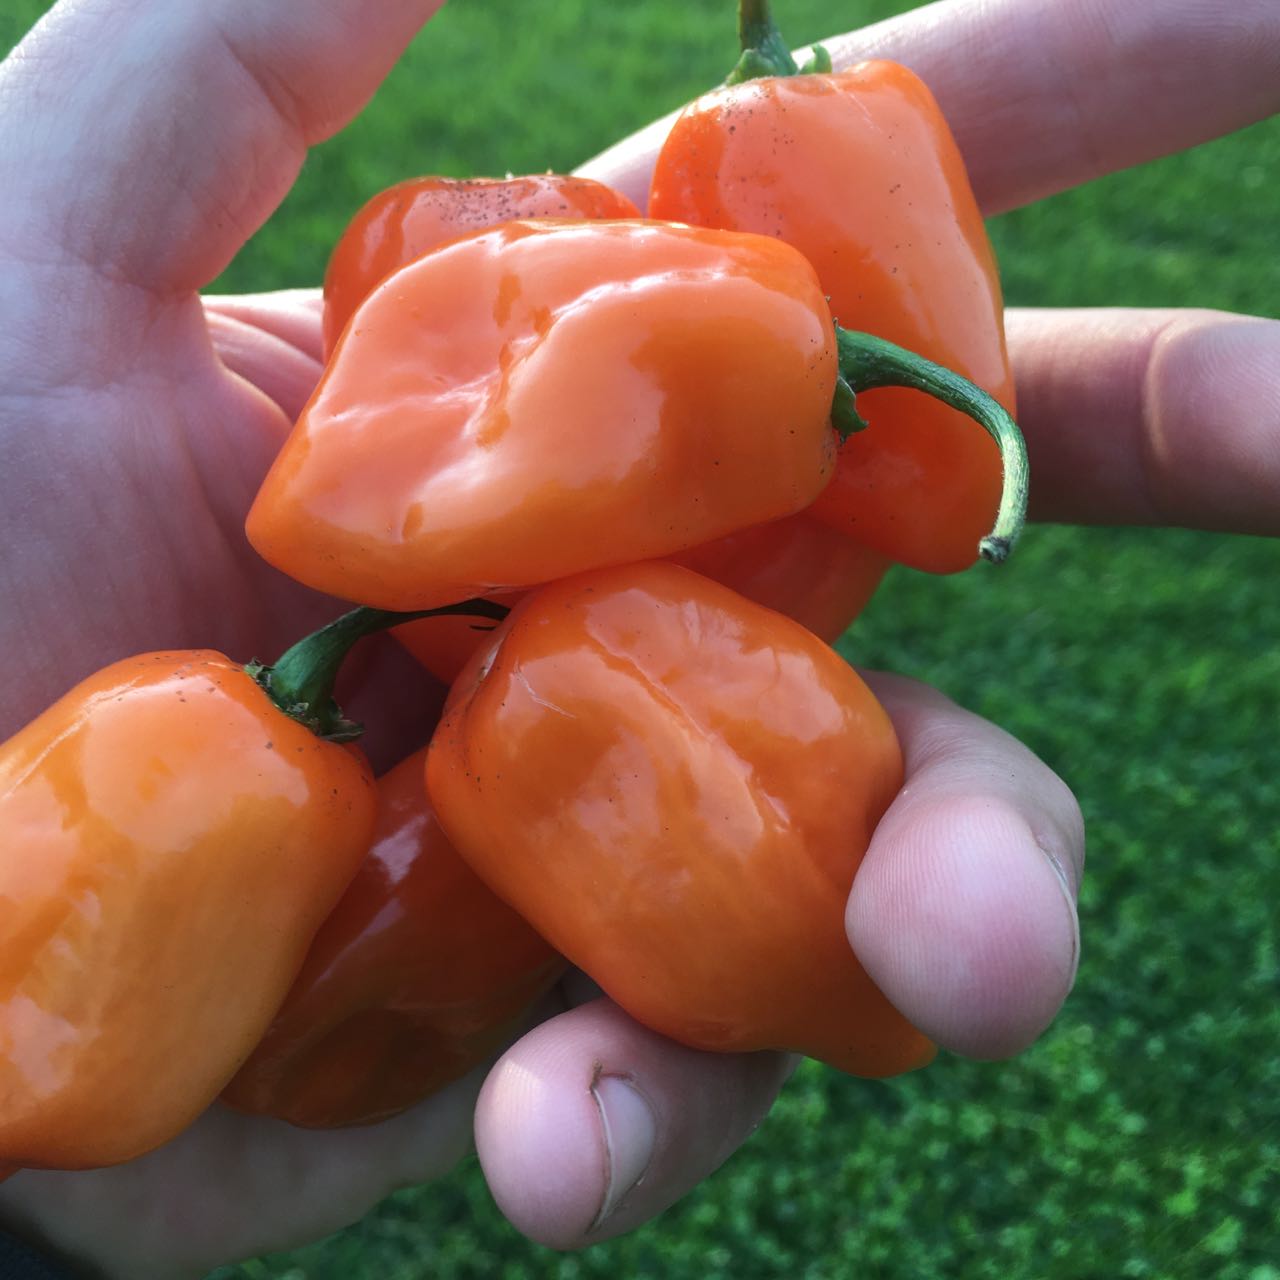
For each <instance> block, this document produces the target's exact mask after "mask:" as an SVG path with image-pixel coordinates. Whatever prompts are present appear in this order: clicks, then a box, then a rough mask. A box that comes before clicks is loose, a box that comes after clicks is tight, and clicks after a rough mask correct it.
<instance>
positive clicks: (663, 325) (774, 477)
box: [246, 221, 837, 609]
mask: <svg viewBox="0 0 1280 1280" xmlns="http://www.w3.org/2000/svg"><path fill="white" fill-rule="evenodd" d="M836 360H837V353H836V348H835V338H834V328H833V325H832V322H831V317H830V312H829V310H828V307H827V304H826V299H825V297H824V296H823V293H822V289H821V288H820V286H819V284H818V281H817V279H816V277H815V276H814V274H813V270H812V268H811V267H810V266H809V264H808V263H807V262H805V260H804V259H803V257H801V255H800V254H799V253H797V252H796V251H795V250H794V249H792V248H790V247H789V246H787V245H784V244H782V243H781V242H779V241H777V240H773V239H770V238H768V237H764V236H751V235H738V234H735V233H729V232H723V231H714V230H703V229H695V228H689V227H682V226H675V225H671V224H665V223H646V222H636V221H632V222H572V223H565V222H554V221H546V222H536V221H530V222H515V223H506V224H504V225H503V226H501V227H499V228H496V229H495V230H492V231H488V232H483V233H478V234H476V235H473V236H470V237H466V238H463V239H461V240H455V241H453V242H451V243H450V244H448V245H446V246H444V247H443V248H441V249H439V250H437V251H435V252H432V253H428V254H426V255H425V256H424V257H421V258H418V259H416V260H415V261H414V262H412V263H410V264H409V265H408V266H406V267H404V268H403V269H401V270H400V271H397V272H396V273H394V274H393V275H392V276H390V277H388V278H387V279H386V280H384V281H383V283H382V284H380V285H379V286H378V287H377V288H376V289H375V290H374V291H373V293H371V294H370V295H369V297H368V298H367V299H366V300H365V302H364V303H363V304H362V305H361V307H360V309H359V310H358V311H357V313H356V315H355V316H354V317H353V318H352V320H351V323H350V324H349V325H348V326H347V328H346V330H345V331H344V333H343V336H342V338H341V340H340V341H339V343H338V346H337V349H336V351H335V352H334V355H333V359H332V360H331V361H330V363H329V366H328V368H327V369H326V371H325V373H324V375H323V376H322V378H321V380H320V383H319V386H318V387H317V389H316V392H315V394H314V396H313V398H312V399H311V401H310V402H309V404H308V405H307V407H306V408H305V409H304V410H303V413H302V416H301V418H300V419H299V422H298V424H297V426H296V427H295V429H294V431H293V434H292V435H291V436H290V437H289V439H288V441H287V442H286V443H285V445H284V448H283V449H282V451H281V453H280V455H279V457H278V458H277V459H276V462H275V464H274V465H273V467H272V468H271V471H270V473H269V474H268V476H267V478H266V480H265V482H264V484H263V486H262V489H261V490H260V492H259V494H258V497H257V499H256V500H255V502H254V505H253V508H252V510H251V511H250V513H249V518H248V522H247V526H246V527H247V532H248V535H249V539H250V541H251V542H252V543H253V545H254V546H255V547H256V548H257V550H258V551H259V552H260V553H261V554H262V555H263V556H264V557H265V558H266V559H267V560H268V561H269V562H270V563H271V564H273V565H275V566H276V567H277V568H279V569H282V570H283V571H284V572H286V573H288V574H290V575H292V576H293V577H294V578H296V579H298V580H299V581H301V582H304V583H306V584H307V585H308V586H312V587H315V588H317V589H319V590H321V591H326V592H329V593H331V594H333V595H337V596H340V597H343V598H345V599H350V600H356V601H359V602H360V603H362V604H369V605H375V606H379V607H381V608H386V609H420V608H427V607H432V606H435V605H438V604H443V603H446V602H449V601H455V600H461V599H463V598H466V597H469V596H479V595H485V594H487V593H489V592H491V591H493V590H502V589H507V588H513V587H526V586H531V585H534V584H537V583H541V582H547V581H551V580H553V579H556V578H560V577H564V576H566V575H567V574H571V573H575V572H579V571H581V570H584V569H589V568H595V567H599V566H602V565H607V564H621V563H628V562H630V561H634V560H637V559H644V558H649V557H656V556H664V555H668V554H670V553H672V552H674V551H679V550H681V549H683V548H685V547H690V546H694V545H696V544H698V543H700V542H706V541H708V540H709V539H712V538H716V537H720V536H722V535H724V534H727V533H730V532H733V531H734V530H737V529H741V528H745V527H747V526H749V525H752V524H758V523H760V522H762V521H766V520H773V519H778V518H780V517H782V516H785V515H789V514H791V513H793V512H795V511H798V510H800V509H801V508H803V507H805V506H807V505H808V504H809V503H811V502H812V501H813V499H814V497H816V496H817V494H818V492H819V491H820V490H821V489H822V487H823V485H824V484H826V482H827V480H828V479H829V477H830V473H831V467H832V461H833V457H834V442H835V435H834V432H833V431H832V429H831V426H830V417H831V404H832V397H833V394H834V390H835V383H836V375H837V366H836Z"/></svg>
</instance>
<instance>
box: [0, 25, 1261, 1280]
mask: <svg viewBox="0 0 1280 1280" xmlns="http://www.w3.org/2000/svg"><path fill="white" fill-rule="evenodd" d="M5 4H6V8H5V11H4V13H3V14H0V48H6V47H8V45H10V44H11V43H12V42H13V41H14V40H16V39H17V37H18V36H19V35H20V34H21V32H22V31H23V30H24V29H25V28H26V27H27V26H28V25H29V24H30V22H31V21H32V20H33V19H34V18H35V16H36V15H37V14H38V13H39V12H40V11H42V10H43V8H44V7H45V6H44V5H42V4H38V3H34V2H33V0H5ZM908 7H911V6H910V5H907V4H899V3H893V2H892V0H878V2H872V0H840V2H839V3H838V4H833V3H831V2H830V0H785V3H780V4H779V9H780V13H781V16H782V17H783V18H784V19H785V24H786V30H787V33H788V35H789V36H790V37H791V38H792V39H793V40H794V41H795V42H797V43H798V42H800V41H805V40H809V39H813V38H816V37H819V36H821V35H823V34H826V33H829V32H830V31H832V30H836V29H843V28H846V27H852V26H855V25H858V24H859V23H861V22H865V21H870V20H873V19H876V18H879V17H884V16H887V15H888V14H890V13H892V12H894V11H896V10H898V9H903V8H908ZM530 8H531V6H529V5H527V4H521V3H520V2H519V0H452V3H451V4H450V5H449V6H448V8H447V9H446V11H445V12H444V13H443V14H442V16H441V17H440V18H439V19H437V20H436V21H435V22H433V23H432V24H431V26H430V27H429V28H428V31H427V33H426V34H425V35H424V36H423V37H421V38H420V39H419V40H418V41H417V42H416V43H415V45H414V46H413V48H412V49H411V50H410V51H409V53H408V55H407V56H406V57H405V59H404V60H403V61H402V63H401V64H400V66H399V67H398V68H397V70H396V71H395V72H394V73H393V75H392V77H391V78H390V80H389V81H388V83H387V84H386V86H385V87H384V89H383V90H382V91H381V93H380V94H379V95H378V97H377V98H376V99H375V101H374V103H373V104H372V106H371V107H370V108H369V110H368V111H367V112H366V113H365V114H364V115H363V116H362V117H361V119H360V120H359V121H358V122H356V124H355V125H353V126H352V127H351V128H350V129H348V130H347V131H346V132H345V133H344V134H342V135H341V136H340V137H339V138H338V139H336V140H334V141H333V142H331V143H328V144H326V145H324V146H322V147H320V148H318V149H317V150H316V151H315V152H314V153H313V155H312V157H311V158H310V159H309V161H308V163H307V166H306V169H305V170H304V173H303V175H302V177H301V179H300V181H299V182H298V184H297V186H296V188H295V190H294V191H293V193H292V194H291V195H290V196H289V198H288V200H287V201H286V202H285V204H284V206H283V207H282V209H281V210H280V212H279V214H278V215H277V216H276V217H275V218H274V219H273V220H272V221H271V223H270V224H269V225H268V226H267V227H266V228H265V229H264V230H263V231H262V232H261V233H260V234H259V235H257V236H256V237H255V238H254V239H253V240H252V241H251V242H250V244H249V245H248V246H247V247H246V249H245V251H244V252H243V253H242V254H241V255H240V257H239V258H238V259H237V260H236V262H235V263H233V264H232V266H231V268H230V269H229V271H228V272H227V273H226V276H225V277H224V279H223V280H222V281H220V282H219V286H218V287H219V288H226V289H254V290H257V289H264V288H272V287H279V286H284V285H294V284H309V283H314V282H316V281H317V280H318V279H319V277H320V274H321V271H322V269H323V265H324V261H325V257H326V255H327V252H328V248H329V246H330V245H331V243H332V242H333V240H334V239H335V237H336V236H337V235H338V233H339V232H340V230H341V228H342V226H343V224H344V222H345V220H346V218H347V217H349V216H350V214H351V213H352V212H353V211H354V210H355V208H356V207H357V206H358V205H359V204H360V203H361V202H362V201H363V200H364V199H365V198H367V197H368V196H369V195H370V194H372V193H373V192H374V191H375V190H377V189H378V188H380V187H382V186H385V185H387V184H389V183H390V182H392V181H394V180H396V179H398V178H400V177H403V176H405V175H407V174H410V173H415V172H429V171H436V172H444V173H452V174H466V173H490V174H492V173H501V172H503V171H505V170H508V169H509V170H512V171H516V172H519V171H532V170H538V169H545V168H556V169H565V168H569V167H571V166H572V165H573V164H575V163H576V162H578V161H579V160H581V159H583V158H585V157H586V156H588V155H590V154H592V153H594V152H595V151H597V150H599V149H600V148H602V147H604V146H605V145H607V144H608V143H609V142H610V141H612V140H613V139H614V138H615V137H617V136H619V135H620V134H623V133H625V132H628V131H630V130H631V129H633V128H635V127H638V126H639V125H640V124H642V123H644V122H645V121H646V120H648V119H650V118H652V117H653V116H656V115H658V114H661V113H662V112H664V111H666V110H668V109H670V108H671V107H673V106H675V105H677V104H678V103H679V102H681V101H682V100H684V99H685V98H687V97H689V96H690V95H692V94H693V93H695V92H697V91H698V90H700V89H702V88H703V87H705V86H707V85H709V84H711V83H713V82H714V81H716V80H717V79H719V78H720V76H721V75H722V74H723V72H724V70H725V68H726V65H727V61H728V57H729V54H728V50H729V47H730V45H731V42H732V35H733V31H732V22H731V19H730V18H729V17H728V16H727V10H728V8H729V6H728V5H727V4H726V3H724V2H723V0H714V3H713V0H637V2H636V3H633V4H631V5H626V6H624V5H600V4H589V3H587V0H543V2H542V3H539V4H538V6H537V19H536V21H530V20H529V18H528V13H529V11H530ZM1277 172H1280V120H1277V121H1272V122H1269V123H1267V124H1264V125H1259V126H1256V127H1254V128H1252V129H1249V130H1246V131H1245V132H1243V133H1241V134H1238V135H1236V136H1235V137H1232V138H1229V139H1225V140H1222V141H1220V142H1216V143H1213V144H1211V145H1209V146H1205V147H1201V148H1198V149H1197V150H1195V151H1193V152H1190V153H1187V154H1185V155H1181V156H1177V157H1172V158H1170V159H1167V160H1163V161H1160V162H1158V163H1155V164H1152V165H1148V166H1146V167H1144V168H1142V169H1140V170H1136V171H1132V172H1129V173H1125V174H1117V175H1114V176H1112V177H1109V178H1106V179H1104V180H1101V181H1099V182H1095V183H1092V184H1090V185H1088V186H1086V187H1084V188H1081V189H1079V190H1077V191H1074V192H1070V193H1067V194H1065V195H1062V196H1059V197H1056V198H1055V199H1052V200H1048V201H1045V202H1044V203H1042V204H1040V205H1038V206H1035V207H1033V208H1030V209H1026V210H1021V211H1018V212H1016V213H1013V214H1009V215H1006V216H1004V217H1002V218H1000V219H998V220H997V221H996V222H995V223H994V224H993V226H992V233H993V236H994V238H995V240H996V243H997V247H998V250H999V253H1000V258H1001V263H1002V269H1003V273H1004V278H1005V284H1006V291H1007V295H1008V298H1009V300H1010V302H1012V303H1021V304H1038V305H1097V304H1111V305H1114V304H1118V305H1135V306H1140V305H1197V306H1216V307H1223V308H1229V309H1233V310H1240V311H1250V312H1256V313H1259V314H1269V315H1276V314H1277V302H1276V297H1277V292H1276V272H1275V266H1274V263H1275V228H1276V209H1277V204H1276V201H1275V200H1274V198H1271V199H1268V198H1267V195H1268V190H1269V189H1270V190H1271V191H1273V190H1274V175H1275V174H1276V173H1277ZM1278 569H1280V550H1278V548H1277V546H1276V545H1275V544H1274V543H1267V542H1264V541H1262V540H1258V539H1247V538H1227V537H1218V536H1212V535H1207V534H1196V533H1187V532H1158V531H1141V530H1138V531H1113V530H1071V529H1058V528H1038V529H1033V530H1032V531H1031V532H1030V533H1029V534H1028V536H1027V537H1026V538H1025V540H1024V542H1023V544H1022V546H1021V547H1020V549H1019V553H1018V556H1017V557H1015V560H1014V561H1013V562H1011V564H1010V565H1009V566H1008V567H1007V568H1006V569H1004V570H1003V571H1001V572H998V573H995V572H983V571H981V570H978V571H975V572H973V573H971V574H968V575H964V576H962V577H959V578H953V579H944V580H937V579H926V578H924V577H923V576H919V575H914V574H911V573H908V572H906V571H901V572H899V573H898V575H897V576H895V577H891V579H890V581H889V582H888V584H887V585H886V587H885V588H884V590H883V591H882V593H881V594H880V595H879V596H878V597H877V599H876V602H875V604H874V606H873V607H872V609H871V611H870V613H869V614H868V616H867V617H866V618H865V619H864V620H863V621H862V622H861V623H860V624H859V626H858V628H857V629H856V631H855V633H854V634H853V635H852V636H851V637H849V638H848V640H847V641H846V647H847V650H848V652H849V653H850V654H851V655H852V656H855V657H856V658H857V660H858V661H861V662H865V663H868V664H871V665H881V666H886V667H893V668H895V669H897V670H900V671H905V672H907V673H909V674H913V675H917V676H920V677H922V678H924V679H927V680H930V681H932V682H933V683H935V684H937V685H938V686H939V687H941V688H943V689H944V690H946V691H947V692H948V693H950V694H951V695H952V696H954V697H955V698H957V699H958V700H959V701H960V702H962V703H964V704H965V705H967V706H970V707H972V708H973V709H974V710H977V711H980V712H981V713H983V714H984V715H987V716H989V717H991V718H992V719H994V720H995V721H997V722H998V723H1000V724H1002V725H1003V726H1005V727H1006V728H1007V729H1009V730H1010V731H1011V732H1013V733H1014V734H1016V735H1017V736H1019V737H1020V738H1022V739H1023V740H1024V741H1026V742H1027V743H1029V744H1030V745H1031V746H1032V747H1033V748H1034V749H1035V750H1036V751H1037V752H1039V753H1040V755H1042V756H1043V757H1044V758H1045V759H1046V760H1047V761H1048V762H1049V763H1050V764H1051V765H1052V766H1053V767H1054V768H1055V769H1057V770H1058V771H1059V772H1060V773H1062V774H1063V775H1064V776H1065V777H1066V778H1067V779H1068V781H1069V782H1070V783H1071V784H1072V785H1073V786H1074V788H1075V790H1076V791H1077V793H1078V794H1079V795H1080V797H1081V800H1082V803H1083V805H1084V809H1085V813H1086V817H1087V820H1088V824H1089V834H1090V867H1089V877H1088V881H1087V884H1086V888H1085V892H1084V898H1083V903H1082V928H1083V942H1084V950H1083V961H1082V964H1081V968H1080V976H1079V982H1078V985H1077V988H1076V990H1075V992H1074V994H1073V995H1072V996H1071V999H1070V1000H1069V1001H1068V1004H1067V1006H1066V1009H1065V1010H1064V1012H1063V1014H1062V1015H1061V1017H1060V1018H1059V1019H1058V1021H1057V1022H1056V1023H1055V1025H1054V1027H1053V1028H1052V1029H1051V1030H1050V1031H1049V1032H1048V1034H1047V1035H1046V1036H1045V1037H1044V1038H1043V1040H1042V1041H1041V1042H1040V1044H1039V1045H1037V1046H1036V1047H1035V1048H1034V1049H1033V1050H1031V1051H1030V1052H1028V1053H1026V1054H1024V1055H1022V1056H1021V1057H1020V1058H1019V1059H1017V1060H1016V1061H1014V1062H1011V1063H1004V1064H976V1063H968V1062H962V1061H959V1060H956V1059H951V1058H944V1059H943V1060H942V1061H940V1062H939V1063H938V1064H937V1065H935V1066H934V1067H932V1068H930V1069H929V1070H928V1071H926V1072H923V1073H920V1074H918V1075H916V1076H912V1077H908V1078H906V1079H903V1080H900V1081H894V1082H890V1083H888V1084H873V1083H868V1082H865V1081H857V1080H850V1079H845V1078H842V1077H839V1076H837V1075H836V1074H835V1073H834V1072H830V1071H827V1070H825V1069H822V1068H819V1067H816V1066H812V1065H810V1066H807V1067H806V1068H805V1069H803V1070H802V1071H801V1072H800V1073H799V1075H798V1076H797V1077H796V1079H795V1080H794V1081H793V1083H792V1084H791V1085H790V1086H789V1088H788V1090H787V1091H786V1093H785V1096H784V1097H783V1099H782V1100H781V1102H780V1103H779V1105H778V1107H777V1108H776V1110H775V1112H774V1114H773V1116H772V1117H771V1119H770V1121H769V1123H768V1124H767V1125H766V1126H765V1127H764V1128H763V1129H762V1130H761V1132H760V1133H759V1134H758V1135H757V1136H756V1137H755V1138H754V1139H753V1140H752V1141H751V1142H750V1143H748V1144H747V1146H746V1147H745V1148H744V1149H743V1150H742V1151H741V1152H740V1153H739V1154H738V1155H737V1156H735V1157H734V1158H733V1159H732V1160H731V1161H730V1162H729V1164H728V1165H727V1166H726V1167H725V1169H724V1170H722V1171H721V1172H720V1173H719V1174H718V1175H717V1176H716V1177H714V1178H712V1179H711V1180H710V1181H709V1182H708V1183H707V1184H705V1185H704V1186H703V1187H702V1188H700V1189H699V1190H698V1191H696V1192H695V1193H694V1194H692V1195H690V1196H689V1197H687V1198H686V1199H685V1200H684V1201H683V1202H682V1203H681V1204H680V1205H678V1206H677V1207H676V1208H674V1209H672V1210H671V1211H669V1212H668V1213H667V1214H665V1215H664V1216H663V1217H662V1218H661V1219H660V1220H659V1221H658V1222H656V1223H655V1224H653V1225H651V1226H649V1227H646V1228H644V1229H643V1230H641V1231H638V1232H635V1233H634V1234H632V1235H630V1236H628V1237H626V1238H625V1239H622V1240H619V1241H616V1242H612V1243H610V1244H606V1245H602V1246H597V1247H595V1248H594V1249H592V1250H589V1251H588V1252H586V1253H583V1254H581V1255H577V1256H573V1257H561V1256H558V1255H555V1254H552V1253H550V1252H549V1251H546V1250H543V1249H540V1248H537V1247H536V1246H533V1245H530V1244H528V1243H527V1242H525V1241H523V1240H522V1239H521V1238H519V1237H518V1236H517V1235H516V1234H515V1233H514V1232H513V1231H512V1230H511V1229H510V1228H509V1227H507V1226H506V1225H505V1224H504V1223H503V1221H502V1220H501V1218H500V1217H499V1216H498V1214H497V1213H496V1211H495V1210H494V1208H493V1206H492V1204H491V1202H490V1201H489V1198H488V1196H487V1193H486V1191H485V1189H484V1185H483V1181H482V1179H481V1177H480V1175H479V1172H478V1169H477V1168H476V1166H475V1164H474V1161H471V1162H468V1163H467V1164H466V1165H465V1166H464V1167H463V1168H462V1169H461V1170H459V1172H458V1173H457V1174H455V1175H454V1176H453V1177H452V1178H450V1179H448V1180H447V1181H446V1182H444V1183H443V1184H440V1185H437V1186H434V1187H430V1188H423V1189H419V1190H413V1191H407V1192H403V1193H401V1194H400V1195H397V1196H395V1197H392V1199H390V1200H389V1201H387V1202H386V1203H385V1204H384V1205H383V1206H382V1207H381V1208H380V1209H379V1210H378V1211H377V1212H375V1213H374V1214H372V1215H370V1217H369V1218H367V1219H366V1220H365V1221H364V1222H362V1223H361V1224H359V1225H358V1226H355V1227H352V1228H351V1229H350V1230H348V1231H345V1232H342V1233H340V1234H339V1235H337V1236H335V1237H333V1238H331V1239H330V1240H327V1241H324V1242H321V1243H319V1244H317V1245H314V1246H312V1247H310V1248H308V1249H304V1250H300V1251H298V1252H297V1253H294V1254H291V1255H288V1256H280V1257H276V1258H273V1259H268V1260H262V1261H259V1262H255V1263H250V1264H245V1265H243V1266H240V1267H235V1268H228V1269H226V1270H225V1271H223V1272H220V1273H218V1274H219V1275H220V1276H221V1277H223V1278H224V1280H232V1278H233V1277H235V1278H237V1280H249V1278H257V1277H267V1276H271V1277H279V1278H285V1277H287V1278H288V1280H330V1278H333V1280H336V1278H338V1277H341V1278H342V1280H364V1278H366V1277H368V1278H369V1280H373V1278H374V1277H377V1278H378V1280H399V1278H408V1277H422V1276H432V1277H439V1278H441V1280H445V1278H447V1280H463V1278H464V1277H484V1278H486V1280H488V1278H491V1277H517V1276H519V1277H523V1276H528V1275H537V1276H547V1277H555V1278H556V1280H570V1278H576V1277H609V1278H612V1277H616V1276H619V1275H622V1276H634V1275H661V1276H674V1277H684V1276H695V1275H696V1276H699V1277H705V1278H706V1280H711V1278H712V1277H734V1278H735V1280H749V1278H751V1277H777V1276H805V1277H810V1278H811V1280H827V1278H830V1280H844V1278H846V1277H855V1276H857V1277H880V1278H882V1280H896V1278H899V1277H902V1278H905V1277H917V1276H947V1277H961V1278H963V1280H985V1278H986V1277H991V1278H992V1280H1005V1278H1007V1277H1013V1278H1015V1280H1021V1278H1022V1277H1034V1278H1036V1280H1041V1278H1044V1280H1055V1278H1061V1280H1079V1278H1081V1277H1095V1276H1096V1277H1108V1278H1110V1277H1162V1278H1163V1277H1175V1278H1182V1277H1186V1278H1187V1280H1190V1278H1192V1277H1206V1276H1213V1277H1221V1278H1222V1280H1280V1252H1278V1251H1277V1246H1276V1243H1275V1205H1276V1203H1277V1201H1278V1200H1280V1174H1278V1172H1277V1171H1278V1170H1280V1055H1278V1054H1277V1047H1278V1046H1280V1006H1278V1003H1277V999H1276V996H1277V991H1278V990H1280V966H1278V962H1277V954H1276V907H1275V904H1276V902H1277V898H1278V897H1280V749H1278V748H1277V745H1276V726H1277V724H1278V723H1280V648H1278V647H1277V644H1276V637H1277V636H1280V591H1277V590H1276V583H1277V581H1278V580H1280V573H1278V572H1277V570H1278Z"/></svg>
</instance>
